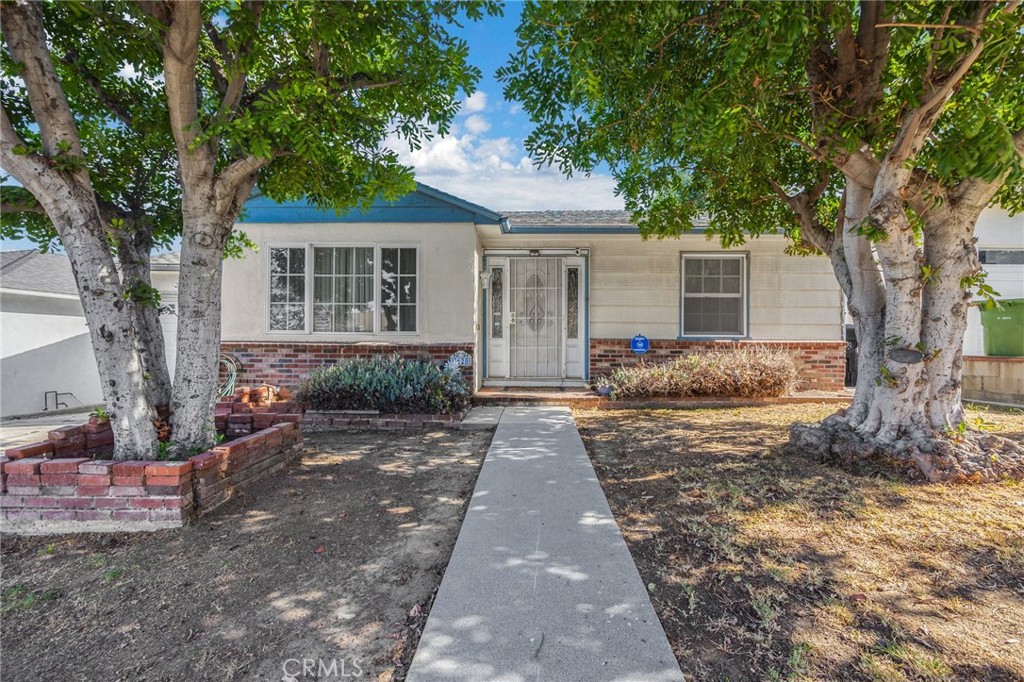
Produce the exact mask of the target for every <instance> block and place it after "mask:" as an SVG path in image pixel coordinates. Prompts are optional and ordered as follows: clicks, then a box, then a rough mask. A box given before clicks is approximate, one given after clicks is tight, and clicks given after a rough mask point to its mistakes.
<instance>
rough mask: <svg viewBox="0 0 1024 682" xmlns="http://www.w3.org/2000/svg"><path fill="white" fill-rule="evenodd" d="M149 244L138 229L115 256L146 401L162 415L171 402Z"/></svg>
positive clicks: (119, 243) (122, 240)
mask: <svg viewBox="0 0 1024 682" xmlns="http://www.w3.org/2000/svg"><path fill="white" fill-rule="evenodd" d="M151 249H152V244H151V243H150V240H149V238H148V236H147V235H146V234H145V233H142V232H141V231H140V230H133V231H132V233H131V234H130V235H129V236H127V237H125V238H123V239H121V240H120V241H119V242H118V258H119V260H120V262H121V281H122V282H123V283H124V288H125V291H126V292H127V293H128V299H127V300H128V302H129V305H130V306H131V309H132V315H133V317H134V321H135V333H136V339H137V342H138V347H139V356H140V358H141V360H142V368H143V371H144V372H145V376H146V390H147V392H148V394H149V401H150V403H151V404H152V405H153V407H154V408H156V410H157V412H158V413H163V414H161V416H162V417H166V416H167V410H169V409H170V404H171V373H170V371H169V370H168V368H167V353H166V350H165V348H164V333H163V327H162V326H161V324H160V310H159V307H158V306H157V305H156V304H155V303H156V301H155V300H154V299H153V298H151V296H146V295H145V293H146V292H152V291H153V283H152V278H151V276H150V258H149V252H150V250H151Z"/></svg>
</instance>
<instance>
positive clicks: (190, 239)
mask: <svg viewBox="0 0 1024 682" xmlns="http://www.w3.org/2000/svg"><path fill="white" fill-rule="evenodd" d="M206 196H207V200H206V202H203V201H202V200H199V201H194V202H187V201H186V202H183V206H182V208H183V216H184V225H183V237H182V248H181V269H180V279H179V283H178V354H177V362H176V369H175V372H174V394H173V400H172V415H173V417H172V424H173V438H174V442H175V443H176V444H177V445H178V446H179V447H183V448H187V449H194V448H201V447H208V446H209V445H210V444H212V443H213V441H214V438H215V436H216V430H215V427H214V423H213V407H214V403H215V402H216V400H217V374H218V357H219V355H220V320H221V284H222V280H223V269H222V259H223V257H224V245H225V243H226V242H227V235H228V234H230V232H231V228H232V226H233V223H234V215H232V216H231V217H230V218H227V219H225V218H223V217H220V216H218V215H217V213H216V210H215V206H214V202H213V198H212V193H211V194H207V195H206ZM188 203H192V204H193V205H191V206H187V205H186V204H188ZM204 203H205V205H203V204H204Z"/></svg>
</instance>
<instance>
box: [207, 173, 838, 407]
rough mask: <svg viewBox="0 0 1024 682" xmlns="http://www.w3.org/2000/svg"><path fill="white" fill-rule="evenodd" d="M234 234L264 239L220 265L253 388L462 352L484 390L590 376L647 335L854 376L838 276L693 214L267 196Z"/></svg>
mask: <svg viewBox="0 0 1024 682" xmlns="http://www.w3.org/2000/svg"><path fill="white" fill-rule="evenodd" d="M238 228H239V229H241V230H243V231H245V232H246V234H247V235H248V236H249V237H250V238H251V239H252V240H253V241H254V242H255V243H256V244H258V245H259V250H258V252H249V253H247V254H246V255H245V256H244V257H243V258H241V259H229V260H227V261H225V262H224V285H223V320H222V321H223V328H222V351H223V352H224V353H227V354H230V355H232V356H234V357H235V358H236V359H237V360H238V361H239V363H240V366H241V369H240V376H239V382H241V383H258V382H269V383H274V384H280V385H294V384H296V383H297V382H298V381H299V380H300V379H301V377H302V376H304V375H305V374H307V373H308V372H309V371H310V370H312V369H313V368H314V367H317V366H319V365H322V364H328V363H333V362H336V361H338V360H341V359H344V358H351V357H358V356H368V355H374V354H380V353H391V352H395V353H399V354H401V355H403V356H406V357H423V358H431V359H435V360H444V359H447V358H448V357H450V356H452V355H453V354H455V353H456V352H457V351H464V352H465V354H468V356H469V357H470V358H471V366H470V367H469V368H468V369H467V371H468V373H469V374H470V375H471V378H472V381H473V384H474V386H475V387H476V388H479V387H480V386H508V385H529V386H582V385H584V384H585V382H586V381H587V380H588V379H590V378H591V377H593V376H595V375H596V374H600V373H604V372H608V371H609V370H611V369H612V368H613V367H616V366H619V365H622V364H626V363H632V362H635V361H636V359H637V358H638V357H639V356H638V355H636V354H634V353H633V352H632V350H631V341H632V339H633V338H634V337H636V336H643V337H646V338H647V339H648V340H649V347H650V350H649V352H648V353H647V354H646V355H645V357H646V358H648V359H654V360H660V359H665V358H669V357H671V356H675V355H679V354H684V353H690V352H694V351H702V350H708V349H733V348H738V347H742V346H745V345H747V344H770V345H772V346H776V347H781V348H785V349H788V350H791V351H792V352H793V353H794V355H795V357H796V358H797V361H798V365H799V370H800V379H801V383H802V386H803V388H807V389H820V390H836V389H840V388H842V385H843V377H844V369H845V352H846V343H845V341H844V323H843V300H842V293H841V291H840V288H839V286H838V284H837V282H836V280H835V277H834V276H833V273H832V268H831V266H830V264H829V261H828V259H827V258H824V257H820V256H819V257H815V256H811V257H796V256H789V255H786V253H785V248H786V240H785V238H784V237H783V236H781V235H765V236H762V237H760V238H759V239H752V240H750V241H748V242H747V243H746V244H744V245H742V246H739V247H736V248H730V249H723V248H721V246H720V245H719V243H718V241H717V240H714V239H711V238H709V236H708V235H706V234H705V233H706V230H707V228H708V225H707V224H697V225H695V226H694V230H693V232H692V233H689V234H686V235H684V236H681V237H679V238H677V239H663V240H657V239H653V240H643V239H641V238H640V235H639V233H638V231H637V228H636V226H635V225H633V224H632V223H631V222H630V219H629V215H628V214H627V213H625V212H623V211H527V212H520V211H516V212H505V213H501V212H497V211H493V210H490V209H487V208H484V207H482V206H478V205H475V204H472V203H469V202H467V201H464V200H462V199H459V198H457V197H454V196H451V195H449V194H446V193H444V192H441V191H438V190H436V189H433V188H431V187H427V186H425V185H419V186H418V187H417V189H416V191H415V192H413V193H411V194H409V195H408V196H406V197H405V198H403V199H401V200H399V201H396V202H394V203H387V202H378V203H376V204H375V205H374V206H373V207H372V208H371V209H369V210H368V211H366V212H365V213H364V212H360V211H358V210H356V211H351V212H348V213H342V214H340V215H339V214H336V213H335V212H333V211H323V210H320V209H317V208H316V207H313V206H310V205H308V204H307V203H306V202H303V201H298V202H292V203H275V202H273V201H271V200H269V199H267V198H266V197H261V196H257V197H254V198H253V199H251V200H250V201H249V202H248V203H247V205H246V210H245V213H244V216H243V218H242V219H241V220H240V221H239V225H238ZM460 355H461V354H460ZM463 357H464V355H463Z"/></svg>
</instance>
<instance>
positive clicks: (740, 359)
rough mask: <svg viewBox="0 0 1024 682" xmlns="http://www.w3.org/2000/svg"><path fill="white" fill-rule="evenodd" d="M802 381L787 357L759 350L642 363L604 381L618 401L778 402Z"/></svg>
mask: <svg viewBox="0 0 1024 682" xmlns="http://www.w3.org/2000/svg"><path fill="white" fill-rule="evenodd" d="M796 379H797V371H796V364H795V363H794V361H793V357H792V355H790V354H789V353H788V352H786V351H782V350H775V349H771V348H764V347H755V348H749V349H743V350H737V351H726V352H711V353H692V354H690V355H684V356H682V357H680V358H676V359H674V360H672V361H670V362H666V363H660V364H651V363H647V362H642V361H641V362H640V363H639V364H637V365H635V366H632V367H623V368H619V369H616V370H614V371H613V372H612V373H611V374H610V375H609V376H608V377H599V378H598V380H597V381H596V385H597V386H612V389H613V391H612V394H613V396H614V397H615V398H653V397H672V398H688V397H694V396H716V397H740V398H754V397H773V396H781V395H785V394H786V392H787V391H789V390H790V389H791V388H792V387H793V386H794V385H795V384H796Z"/></svg>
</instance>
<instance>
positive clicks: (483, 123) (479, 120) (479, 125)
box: [464, 114, 491, 135]
mask: <svg viewBox="0 0 1024 682" xmlns="http://www.w3.org/2000/svg"><path fill="white" fill-rule="evenodd" d="M464 125H465V126H466V130H468V131H469V132H471V133H474V134H476V135H479V134H481V133H486V132H487V131H488V130H490V129H491V124H490V123H488V122H487V119H486V118H484V117H483V116H481V115H480V114H473V115H472V116H470V117H469V118H467V119H466V123H465V124H464Z"/></svg>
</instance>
